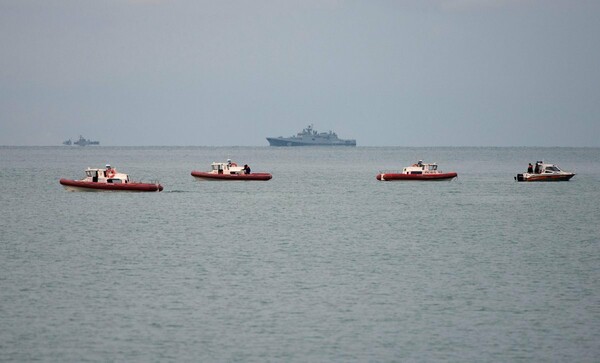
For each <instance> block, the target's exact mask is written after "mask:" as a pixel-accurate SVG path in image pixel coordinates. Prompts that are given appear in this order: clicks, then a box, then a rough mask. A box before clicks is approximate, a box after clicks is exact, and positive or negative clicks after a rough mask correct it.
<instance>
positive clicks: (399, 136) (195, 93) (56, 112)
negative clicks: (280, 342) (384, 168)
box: [0, 0, 600, 146]
mask: <svg viewBox="0 0 600 363" xmlns="http://www.w3.org/2000/svg"><path fill="white" fill-rule="evenodd" d="M599 116H600V1H598V0H590V1H578V0H564V1H557V0H429V1H428V0H414V1H408V0H407V1H402V0H395V1H374V0H369V1H344V0H301V1H281V0H273V1H262V0H248V1H222V0H219V1H201V0H95V1H92V0H90V1H84V0H73V1H67V0H52V1H49V0H39V1H34V0H31V1H30V0H0V145H60V144H61V142H62V141H63V140H66V139H68V138H75V137H77V136H78V135H79V134H82V135H84V136H86V137H87V138H92V139H96V140H100V142H101V143H102V145H107V146H110V145H207V146H216V145H224V146H230V145H251V146H254V145H256V146H261V145H264V146H267V145H268V143H267V141H266V140H265V137H266V136H290V135H292V134H295V133H297V132H298V131H300V130H301V129H302V128H303V127H305V126H306V125H308V124H310V123H312V124H314V127H315V129H317V130H319V131H328V130H334V131H336V132H337V133H338V135H339V136H340V137H341V138H354V139H357V143H358V145H359V146H600V119H599V118H600V117H599Z"/></svg>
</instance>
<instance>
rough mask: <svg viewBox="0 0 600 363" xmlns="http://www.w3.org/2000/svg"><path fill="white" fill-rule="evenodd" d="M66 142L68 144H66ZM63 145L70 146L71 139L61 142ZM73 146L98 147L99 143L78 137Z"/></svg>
mask: <svg viewBox="0 0 600 363" xmlns="http://www.w3.org/2000/svg"><path fill="white" fill-rule="evenodd" d="M67 142H68V143H67ZM63 144H65V145H71V139H69V140H67V141H65V142H63ZM73 144H74V145H79V146H86V145H100V141H92V140H90V139H86V138H84V137H83V136H81V135H79V139H78V140H77V141H74V142H73Z"/></svg>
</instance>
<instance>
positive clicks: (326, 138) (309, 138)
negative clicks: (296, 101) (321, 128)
mask: <svg viewBox="0 0 600 363" xmlns="http://www.w3.org/2000/svg"><path fill="white" fill-rule="evenodd" d="M267 141H268V142H269V145H271V146H356V140H343V139H339V138H338V136H337V134H336V133H335V132H332V131H329V132H317V131H316V130H314V129H313V125H308V126H307V127H306V128H305V129H304V130H302V132H299V133H298V134H297V135H296V136H290V137H283V136H279V137H267Z"/></svg>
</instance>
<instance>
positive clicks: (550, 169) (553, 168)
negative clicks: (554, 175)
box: [546, 165, 560, 172]
mask: <svg viewBox="0 0 600 363" xmlns="http://www.w3.org/2000/svg"><path fill="white" fill-rule="evenodd" d="M546 171H548V172H552V171H560V169H559V168H557V167H556V166H554V165H552V166H547V167H546Z"/></svg>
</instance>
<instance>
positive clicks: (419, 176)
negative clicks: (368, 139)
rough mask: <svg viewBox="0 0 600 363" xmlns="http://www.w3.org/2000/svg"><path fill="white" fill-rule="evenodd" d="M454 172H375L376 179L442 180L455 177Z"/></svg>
mask: <svg viewBox="0 0 600 363" xmlns="http://www.w3.org/2000/svg"><path fill="white" fill-rule="evenodd" d="M457 176H458V174H456V173H439V174H402V173H381V174H377V180H381V181H436V180H437V181H442V180H451V179H453V178H456V177H457Z"/></svg>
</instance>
